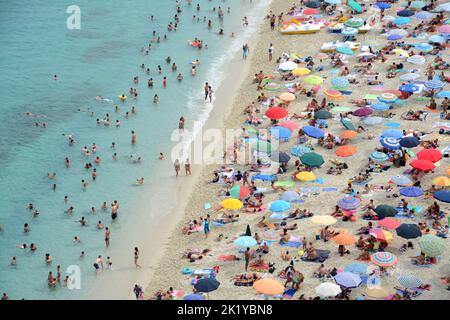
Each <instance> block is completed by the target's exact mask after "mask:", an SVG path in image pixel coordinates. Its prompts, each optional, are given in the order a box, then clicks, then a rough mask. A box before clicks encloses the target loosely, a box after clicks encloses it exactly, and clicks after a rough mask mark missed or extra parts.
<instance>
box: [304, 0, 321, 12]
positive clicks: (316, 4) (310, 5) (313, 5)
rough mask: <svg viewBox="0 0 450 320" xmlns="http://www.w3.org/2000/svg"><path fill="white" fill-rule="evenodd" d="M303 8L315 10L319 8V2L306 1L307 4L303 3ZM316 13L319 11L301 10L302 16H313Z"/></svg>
mask: <svg viewBox="0 0 450 320" xmlns="http://www.w3.org/2000/svg"><path fill="white" fill-rule="evenodd" d="M305 6H306V7H308V8H311V9H316V8H319V7H320V2H319V1H308V2H307V3H305ZM318 13H319V11H317V10H314V11H312V10H309V9H306V10H303V14H306V15H313V14H318Z"/></svg>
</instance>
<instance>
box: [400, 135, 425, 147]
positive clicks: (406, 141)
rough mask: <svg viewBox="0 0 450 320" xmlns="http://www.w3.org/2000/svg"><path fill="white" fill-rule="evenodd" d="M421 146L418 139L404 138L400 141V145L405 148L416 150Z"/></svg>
mask: <svg viewBox="0 0 450 320" xmlns="http://www.w3.org/2000/svg"><path fill="white" fill-rule="evenodd" d="M419 144H420V140H419V139H417V138H416V137H414V136H413V137H404V138H402V139H401V140H400V145H401V146H402V147H403V148H414V147H417V146H418V145H419Z"/></svg>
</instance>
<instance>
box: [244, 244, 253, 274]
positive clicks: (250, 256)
mask: <svg viewBox="0 0 450 320" xmlns="http://www.w3.org/2000/svg"><path fill="white" fill-rule="evenodd" d="M244 258H245V272H247V269H248V265H249V264H250V260H251V259H252V254H251V253H250V248H247V250H245V253H244Z"/></svg>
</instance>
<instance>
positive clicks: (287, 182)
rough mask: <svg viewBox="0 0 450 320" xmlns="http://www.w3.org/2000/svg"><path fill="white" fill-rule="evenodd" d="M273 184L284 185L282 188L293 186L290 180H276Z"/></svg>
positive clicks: (293, 183)
mask: <svg viewBox="0 0 450 320" xmlns="http://www.w3.org/2000/svg"><path fill="white" fill-rule="evenodd" d="M274 186H276V187H284V188H288V189H289V188H293V187H295V182H294V181H292V180H281V181H276V182H275V183H274Z"/></svg>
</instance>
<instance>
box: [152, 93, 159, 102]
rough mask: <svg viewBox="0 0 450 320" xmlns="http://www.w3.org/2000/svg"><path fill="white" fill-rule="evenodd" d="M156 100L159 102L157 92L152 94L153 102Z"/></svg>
mask: <svg viewBox="0 0 450 320" xmlns="http://www.w3.org/2000/svg"><path fill="white" fill-rule="evenodd" d="M158 102H159V97H158V95H157V94H155V95H154V96H153V103H158Z"/></svg>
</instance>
